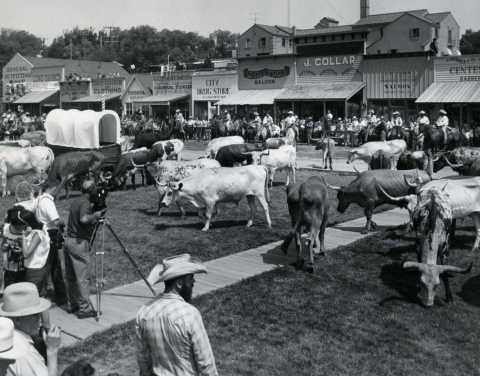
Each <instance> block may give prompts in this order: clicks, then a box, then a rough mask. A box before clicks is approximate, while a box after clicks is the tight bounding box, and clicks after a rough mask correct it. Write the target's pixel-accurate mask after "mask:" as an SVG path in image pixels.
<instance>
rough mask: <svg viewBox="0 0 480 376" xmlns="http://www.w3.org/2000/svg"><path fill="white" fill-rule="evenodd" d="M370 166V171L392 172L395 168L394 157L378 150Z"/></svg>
mask: <svg viewBox="0 0 480 376" xmlns="http://www.w3.org/2000/svg"><path fill="white" fill-rule="evenodd" d="M368 165H369V167H370V170H382V169H385V170H390V169H391V168H392V166H393V155H391V154H389V153H387V152H385V151H383V150H377V151H376V152H375V153H373V155H372V159H371V160H370V163H369V164H368Z"/></svg>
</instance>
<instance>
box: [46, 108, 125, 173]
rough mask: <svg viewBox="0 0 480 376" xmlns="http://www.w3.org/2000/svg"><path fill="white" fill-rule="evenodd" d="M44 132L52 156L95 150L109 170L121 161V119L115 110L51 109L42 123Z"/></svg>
mask: <svg viewBox="0 0 480 376" xmlns="http://www.w3.org/2000/svg"><path fill="white" fill-rule="evenodd" d="M45 131H46V138H47V140H46V141H47V146H48V147H50V148H51V149H52V150H53V153H54V154H55V156H57V155H59V154H62V153H66V152H70V151H87V150H97V151H99V152H101V153H102V154H103V155H104V156H105V161H104V164H103V165H104V166H105V167H107V168H110V169H113V168H114V167H115V166H116V165H117V163H118V161H119V160H120V156H121V147H120V118H119V117H118V115H117V113H116V112H114V111H110V110H106V111H100V112H97V111H92V110H86V111H79V110H58V109H57V110H53V111H51V112H50V113H49V114H48V116H47V119H46V120H45Z"/></svg>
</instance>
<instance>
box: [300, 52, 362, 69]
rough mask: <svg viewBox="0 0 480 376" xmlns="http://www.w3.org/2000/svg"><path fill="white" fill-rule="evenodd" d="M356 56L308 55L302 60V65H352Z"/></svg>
mask: <svg viewBox="0 0 480 376" xmlns="http://www.w3.org/2000/svg"><path fill="white" fill-rule="evenodd" d="M356 61H357V60H356V56H354V55H351V56H323V57H311V58H310V57H308V58H305V60H304V61H303V66H304V67H312V66H317V67H318V66H332V65H354V64H355V62H356Z"/></svg>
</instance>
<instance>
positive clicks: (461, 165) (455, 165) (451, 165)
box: [443, 155, 463, 168]
mask: <svg viewBox="0 0 480 376" xmlns="http://www.w3.org/2000/svg"><path fill="white" fill-rule="evenodd" d="M443 159H445V162H447V164H448V165H449V166H450V167H451V168H460V167H463V163H457V164H454V163H452V162H450V161H449V160H448V158H447V156H446V155H444V156H443Z"/></svg>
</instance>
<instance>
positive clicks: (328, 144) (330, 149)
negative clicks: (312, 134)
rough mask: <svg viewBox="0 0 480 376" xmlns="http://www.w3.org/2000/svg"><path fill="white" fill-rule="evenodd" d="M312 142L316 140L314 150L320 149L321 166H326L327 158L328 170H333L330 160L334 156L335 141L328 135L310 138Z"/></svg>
mask: <svg viewBox="0 0 480 376" xmlns="http://www.w3.org/2000/svg"><path fill="white" fill-rule="evenodd" d="M312 141H313V142H316V146H315V150H321V151H322V157H321V158H322V161H323V168H324V169H326V168H327V159H328V161H329V162H330V170H333V167H332V160H333V158H335V141H334V140H333V139H331V138H330V137H327V138H322V139H319V140H317V139H312Z"/></svg>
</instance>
